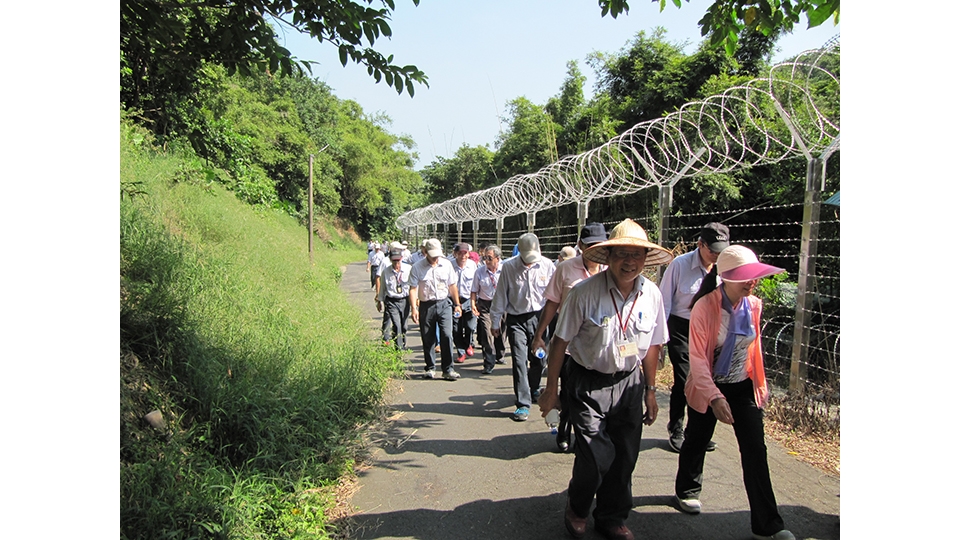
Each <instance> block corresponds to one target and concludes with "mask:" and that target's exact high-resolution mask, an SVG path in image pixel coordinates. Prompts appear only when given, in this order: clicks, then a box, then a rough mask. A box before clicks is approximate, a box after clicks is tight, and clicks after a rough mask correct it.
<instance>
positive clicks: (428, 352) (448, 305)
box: [419, 298, 455, 372]
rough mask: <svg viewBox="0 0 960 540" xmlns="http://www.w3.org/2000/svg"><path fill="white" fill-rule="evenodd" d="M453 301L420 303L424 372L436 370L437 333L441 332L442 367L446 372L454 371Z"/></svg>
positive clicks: (447, 299)
mask: <svg viewBox="0 0 960 540" xmlns="http://www.w3.org/2000/svg"><path fill="white" fill-rule="evenodd" d="M452 306H453V301H451V300H450V299H449V298H444V299H443V300H428V301H425V302H420V313H419V316H420V341H421V342H422V343H423V360H424V362H425V363H426V366H425V367H424V371H429V370H431V369H436V367H437V353H436V352H435V351H434V350H433V349H434V347H435V346H436V345H437V332H438V331H439V332H440V367H441V369H443V371H444V372H446V371H448V370H451V369H453V358H454V357H453V355H454V353H455V349H454V348H453V309H452Z"/></svg>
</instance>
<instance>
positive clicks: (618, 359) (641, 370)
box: [540, 219, 672, 540]
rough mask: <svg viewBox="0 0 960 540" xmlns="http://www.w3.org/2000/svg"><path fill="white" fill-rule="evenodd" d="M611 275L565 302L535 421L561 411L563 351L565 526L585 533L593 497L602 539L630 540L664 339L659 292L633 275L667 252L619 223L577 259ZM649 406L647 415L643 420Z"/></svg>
mask: <svg viewBox="0 0 960 540" xmlns="http://www.w3.org/2000/svg"><path fill="white" fill-rule="evenodd" d="M583 257H584V258H586V259H589V260H591V261H593V262H596V263H599V264H606V265H608V268H607V269H606V270H604V271H603V272H600V273H599V274H596V275H595V276H592V277H589V278H587V279H585V280H583V281H581V282H580V283H578V284H577V285H576V286H574V287H573V288H572V289H570V292H569V293H568V294H567V297H566V299H565V300H564V304H563V309H561V310H560V318H559V320H558V321H557V330H556V334H555V335H554V337H553V341H552V342H551V343H550V355H549V357H548V359H549V360H548V366H549V367H548V370H547V386H546V388H545V389H544V391H543V395H542V396H540V411H541V415H542V416H546V415H547V413H548V412H549V411H550V410H552V409H555V408H557V407H558V405H559V396H558V380H559V376H560V369H561V367H562V366H563V359H564V351H567V352H569V353H570V358H571V359H572V361H571V362H570V363H569V366H568V368H567V378H566V379H565V380H564V385H565V387H564V394H565V397H564V401H563V406H565V407H569V409H570V410H569V418H570V422H571V424H573V429H574V434H575V436H576V444H574V445H573V449H574V454H575V456H576V458H575V459H574V462H573V475H572V478H571V479H570V484H569V486H568V488H567V508H566V511H565V514H564V525H565V526H566V528H567V531H569V532H570V534H571V535H573V536H574V537H575V538H581V537H582V536H584V535H585V534H586V530H587V517H586V516H587V515H588V513H589V512H590V507H591V505H592V504H593V499H594V497H596V500H597V505H596V508H595V509H594V511H593V520H594V526H595V527H596V529H597V531H598V532H600V534H602V535H603V536H605V537H606V538H611V539H615V540H633V533H632V532H631V531H630V529H628V528H627V526H626V525H625V524H624V522H625V521H626V519H627V517H628V516H629V515H630V510H631V509H632V508H633V490H632V485H631V480H632V475H633V469H634V467H635V466H636V464H637V457H638V456H639V454H640V436H641V434H642V431H643V425H644V424H646V425H648V426H649V425H652V424H653V422H654V421H655V420H656V419H657V411H658V408H657V397H656V377H657V363H658V362H659V360H660V350H661V348H662V346H663V343H665V342H666V341H667V340H668V339H669V336H668V333H667V329H666V326H667V324H666V323H667V320H666V317H665V316H664V309H663V299H662V297H661V296H660V290H659V289H657V286H656V285H655V284H654V283H653V282H652V281H650V280H649V279H647V278H645V277H643V276H642V275H640V272H641V271H642V270H643V267H644V266H646V265H657V264H666V263H668V262H670V259H671V258H672V256H671V255H670V252H669V251H667V250H665V249H663V248H662V247H660V246H658V245H656V244H654V243H653V242H650V241H649V240H647V233H646V232H645V231H644V230H643V227H641V226H640V225H638V224H637V223H635V222H634V221H633V220H630V219H626V220H624V221H623V222H621V223H620V224H618V225H617V226H616V227H614V228H613V230H612V231H610V239H609V240H607V241H606V242H601V243H599V244H596V245H594V246H592V247H590V248H588V249H587V250H586V251H584V253H583ZM644 408H646V412H644Z"/></svg>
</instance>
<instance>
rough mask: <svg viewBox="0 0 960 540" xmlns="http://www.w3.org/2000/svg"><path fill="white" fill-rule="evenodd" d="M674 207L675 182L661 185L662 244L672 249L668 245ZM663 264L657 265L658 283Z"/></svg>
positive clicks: (661, 274) (661, 275)
mask: <svg viewBox="0 0 960 540" xmlns="http://www.w3.org/2000/svg"><path fill="white" fill-rule="evenodd" d="M671 208H673V183H669V184H667V185H665V186H664V185H661V186H660V245H661V246H663V247H664V248H666V249H670V246H668V245H667V231H669V230H670V209H671ZM663 270H664V268H663V265H662V264H661V265H658V266H657V283H659V282H660V278H662V277H663Z"/></svg>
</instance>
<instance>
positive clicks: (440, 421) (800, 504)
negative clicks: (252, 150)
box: [335, 262, 840, 540]
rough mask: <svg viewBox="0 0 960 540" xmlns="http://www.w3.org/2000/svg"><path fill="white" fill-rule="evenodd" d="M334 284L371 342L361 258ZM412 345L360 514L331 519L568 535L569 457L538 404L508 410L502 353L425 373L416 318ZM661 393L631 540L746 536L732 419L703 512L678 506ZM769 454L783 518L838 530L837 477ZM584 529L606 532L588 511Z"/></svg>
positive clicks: (452, 537) (354, 527)
mask: <svg viewBox="0 0 960 540" xmlns="http://www.w3.org/2000/svg"><path fill="white" fill-rule="evenodd" d="M341 289H342V290H343V291H344V292H345V293H346V294H347V295H348V297H349V302H350V303H351V304H353V305H356V306H359V307H360V309H361V310H362V311H363V316H364V318H365V320H367V321H368V322H369V327H370V339H373V340H376V339H380V336H379V329H380V324H381V321H382V316H381V315H380V314H379V313H378V312H377V310H376V306H375V305H374V302H373V291H372V289H370V279H369V275H368V273H367V272H366V263H365V262H359V263H354V264H350V265H348V266H347V267H346V268H345V272H344V275H343V279H342V281H341ZM407 346H408V348H409V349H410V351H408V352H407V354H406V355H405V358H406V363H407V366H406V377H405V378H404V379H402V380H398V381H396V384H395V385H394V390H393V391H392V392H391V393H390V395H389V396H387V399H388V402H389V403H390V404H391V412H392V414H391V420H390V421H389V422H387V424H386V426H385V427H384V428H383V430H381V431H378V432H376V433H371V434H370V439H371V440H372V443H371V444H372V448H371V459H370V460H369V463H367V464H366V466H365V467H363V468H362V470H361V472H360V475H359V476H360V478H359V483H360V487H359V489H358V490H357V492H356V493H355V494H354V496H353V498H352V500H351V504H352V506H353V507H354V510H355V512H354V514H353V515H352V516H350V517H349V518H346V519H344V520H341V522H339V523H336V524H335V525H339V528H340V529H341V531H346V532H348V533H349V535H350V536H351V537H352V538H363V539H373V538H377V539H418V540H459V539H462V540H473V539H500V540H506V539H514V538H522V539H526V540H537V539H544V540H546V539H556V538H561V539H562V538H570V536H569V535H568V534H567V532H566V529H565V528H564V525H563V511H564V504H565V501H566V488H567V483H568V482H569V480H570V472H571V470H572V467H573V459H574V456H573V454H572V453H568V454H564V453H560V452H558V451H557V449H556V444H555V439H554V436H552V435H551V434H550V432H549V430H548V428H547V426H546V425H545V423H544V422H543V420H542V419H541V418H540V416H539V414H540V413H539V409H538V408H537V407H536V406H534V407H533V409H531V416H530V419H529V420H528V421H526V422H515V421H513V420H512V419H511V414H512V413H513V411H514V409H515V406H514V401H513V385H512V379H511V375H510V373H511V370H510V355H509V352H508V353H507V356H506V360H507V363H506V364H498V365H497V366H496V368H495V369H494V371H493V373H492V374H490V375H482V374H481V373H480V370H481V369H482V368H483V365H482V360H481V358H480V351H479V348H478V350H477V352H476V354H475V356H474V357H473V358H468V359H467V361H466V362H465V363H463V364H457V365H456V369H457V371H458V372H459V373H460V375H461V379H460V380H458V381H445V380H442V379H437V380H423V379H421V378H420V376H419V375H420V373H421V372H422V370H423V366H424V362H423V351H422V347H421V343H420V336H419V332H418V330H417V329H416V327H414V326H413V324H412V321H408V332H407ZM438 364H439V358H438ZM438 374H439V370H438ZM657 401H658V403H659V405H660V414H659V416H658V418H657V421H656V422H655V423H654V424H653V425H652V426H644V431H643V437H642V443H641V449H640V457H639V459H638V460H637V466H636V469H635V470H634V473H633V506H634V508H633V511H632V513H631V516H630V517H629V519H628V520H627V522H626V525H627V526H628V527H629V528H630V529H631V530H632V531H633V533H634V535H635V536H636V538H638V539H640V538H692V539H701V538H702V539H716V540H723V539H731V540H740V539H749V538H752V536H751V533H750V510H749V505H748V503H747V496H746V492H745V490H744V487H743V479H742V472H741V469H740V458H739V451H738V449H737V442H736V438H735V436H734V433H733V428H732V427H731V426H727V425H725V424H719V423H718V424H717V430H716V433H715V434H714V440H715V441H716V442H717V444H718V448H717V450H716V451H715V452H711V453H708V454H707V459H706V463H705V465H704V488H703V493H702V495H701V502H702V503H703V512H702V513H701V514H699V515H695V516H692V515H687V514H684V513H683V512H681V511H680V510H679V509H678V508H677V506H676V504H675V502H674V500H673V493H674V478H675V475H676V471H677V456H678V455H677V454H675V453H673V452H671V451H670V450H669V446H668V445H667V428H666V425H667V411H668V407H669V391H668V390H667V389H661V390H659V391H658V392H657ZM767 452H768V462H769V465H770V474H771V478H772V480H773V488H774V492H775V493H776V496H777V502H778V504H779V506H780V513H781V515H782V516H783V519H784V521H785V523H786V527H787V528H788V529H790V530H791V531H792V532H793V533H794V534H795V535H796V537H797V538H805V539H820V540H827V539H838V538H840V478H839V477H838V476H835V475H830V474H826V473H823V472H820V471H819V470H818V469H815V468H814V467H811V466H810V465H807V464H805V463H803V462H801V461H799V460H798V459H797V458H796V457H795V456H791V455H789V454H788V452H787V451H786V450H785V449H784V448H783V447H781V446H780V445H778V444H777V443H776V442H774V441H771V440H767ZM585 538H587V539H593V538H602V536H601V535H600V534H599V533H597V532H596V531H594V530H593V520H592V519H590V520H589V521H588V532H587V535H586V537H585Z"/></svg>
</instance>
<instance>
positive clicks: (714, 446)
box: [707, 441, 717, 452]
mask: <svg viewBox="0 0 960 540" xmlns="http://www.w3.org/2000/svg"><path fill="white" fill-rule="evenodd" d="M716 449H717V443H715V442H713V441H710V442H708V443H707V452H713V451H714V450H716Z"/></svg>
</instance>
